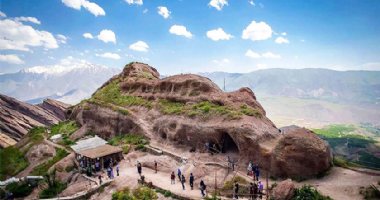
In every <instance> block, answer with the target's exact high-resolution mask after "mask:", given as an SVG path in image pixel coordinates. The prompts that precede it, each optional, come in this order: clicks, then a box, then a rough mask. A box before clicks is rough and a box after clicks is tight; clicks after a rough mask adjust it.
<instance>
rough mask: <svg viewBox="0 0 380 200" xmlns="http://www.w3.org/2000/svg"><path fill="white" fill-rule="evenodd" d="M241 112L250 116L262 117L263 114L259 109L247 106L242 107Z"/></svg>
mask: <svg viewBox="0 0 380 200" xmlns="http://www.w3.org/2000/svg"><path fill="white" fill-rule="evenodd" d="M240 112H242V113H243V114H245V115H248V116H255V117H262V114H261V112H260V111H259V110H258V109H256V108H251V107H249V106H248V105H247V104H244V105H241V106H240Z"/></svg>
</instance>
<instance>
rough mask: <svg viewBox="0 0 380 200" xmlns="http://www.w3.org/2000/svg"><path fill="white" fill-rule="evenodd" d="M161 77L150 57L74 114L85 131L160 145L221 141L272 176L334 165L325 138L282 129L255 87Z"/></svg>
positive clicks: (223, 148)
mask: <svg viewBox="0 0 380 200" xmlns="http://www.w3.org/2000/svg"><path fill="white" fill-rule="evenodd" d="M159 77H160V75H159V73H158V72H157V70H156V69H154V68H153V67H150V66H149V65H147V64H143V63H130V64H128V65H127V66H126V67H125V68H124V70H123V72H122V73H121V74H119V75H116V76H114V77H113V78H111V79H110V80H109V81H107V82H106V83H105V84H104V85H103V86H102V87H101V88H99V89H98V90H97V91H96V92H95V93H94V94H93V95H92V97H91V98H90V99H88V100H86V101H84V102H82V103H80V104H78V105H77V106H76V107H75V108H74V109H73V110H70V111H69V114H70V115H71V116H72V118H73V119H75V120H76V121H77V122H78V123H79V124H81V125H82V128H81V129H80V132H81V134H85V133H87V132H92V133H96V134H98V135H99V136H101V137H103V138H110V137H113V136H116V135H119V134H128V133H135V134H143V135H145V136H146V137H148V138H150V140H151V143H153V144H155V145H156V146H160V145H162V144H166V145H174V146H181V147H182V148H188V149H189V150H190V149H191V150H195V151H196V152H205V148H204V147H205V144H206V143H209V144H215V147H216V148H217V149H218V151H220V152H222V153H224V154H226V155H236V156H238V159H239V165H240V167H244V168H245V167H246V164H247V163H248V162H249V160H252V161H254V163H259V165H260V167H261V168H262V169H266V170H269V172H270V173H271V175H273V176H281V177H309V176H313V175H316V174H319V173H321V172H323V171H325V170H327V169H328V168H329V167H330V161H331V158H330V155H329V147H328V145H327V144H325V143H324V142H323V141H322V140H320V139H319V138H317V137H316V136H315V135H314V134H313V133H311V132H307V131H297V132H296V133H294V134H289V135H288V134H283V133H281V132H280V131H279V129H278V128H276V126H275V125H274V124H273V123H272V122H271V121H270V120H269V119H268V118H267V117H266V116H265V111H264V109H263V107H262V106H261V105H260V103H259V102H258V101H257V100H256V97H255V95H254V93H253V92H252V91H251V90H250V89H249V88H241V89H239V90H238V91H234V92H223V91H222V90H221V89H220V88H218V87H217V85H215V84H214V83H213V82H212V81H210V80H209V79H208V78H205V77H202V76H198V75H193V74H184V75H175V76H170V77H167V78H163V79H160V78H159ZM77 135H78V134H75V133H74V134H73V137H75V136H77ZM295 142H299V143H298V144H296V143H295ZM310 153H315V154H310ZM308 167H312V169H310V170H305V169H306V168H308Z"/></svg>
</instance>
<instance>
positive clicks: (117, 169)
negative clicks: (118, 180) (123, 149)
mask: <svg viewBox="0 0 380 200" xmlns="http://www.w3.org/2000/svg"><path fill="white" fill-rule="evenodd" d="M119 170H120V169H119V164H117V165H116V175H117V176H119Z"/></svg>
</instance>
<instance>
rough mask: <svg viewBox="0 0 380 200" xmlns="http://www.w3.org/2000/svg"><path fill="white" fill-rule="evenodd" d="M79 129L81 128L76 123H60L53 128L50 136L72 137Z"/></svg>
mask: <svg viewBox="0 0 380 200" xmlns="http://www.w3.org/2000/svg"><path fill="white" fill-rule="evenodd" d="M78 129H79V127H78V125H77V123H76V122H75V121H64V122H59V123H58V124H55V125H53V126H51V130H50V134H51V135H56V134H62V135H69V136H70V135H71V134H73V133H74V132H75V131H76V130H78Z"/></svg>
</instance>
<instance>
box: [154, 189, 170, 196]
mask: <svg viewBox="0 0 380 200" xmlns="http://www.w3.org/2000/svg"><path fill="white" fill-rule="evenodd" d="M156 192H158V193H161V194H162V195H164V197H171V198H174V195H173V193H172V192H170V191H169V190H164V189H161V188H157V189H156Z"/></svg>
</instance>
